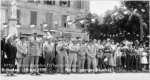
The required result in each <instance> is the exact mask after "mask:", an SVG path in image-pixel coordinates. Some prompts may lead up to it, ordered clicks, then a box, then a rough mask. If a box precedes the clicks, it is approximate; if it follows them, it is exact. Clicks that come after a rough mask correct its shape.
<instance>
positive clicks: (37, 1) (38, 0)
mask: <svg viewBox="0 0 150 80" xmlns="http://www.w3.org/2000/svg"><path fill="white" fill-rule="evenodd" d="M28 2H30V3H40V0H28Z"/></svg>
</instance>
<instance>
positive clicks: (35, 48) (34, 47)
mask: <svg viewBox="0 0 150 80" xmlns="http://www.w3.org/2000/svg"><path fill="white" fill-rule="evenodd" d="M41 52H42V49H41V47H40V42H38V41H36V40H32V41H31V42H30V55H31V56H41Z"/></svg>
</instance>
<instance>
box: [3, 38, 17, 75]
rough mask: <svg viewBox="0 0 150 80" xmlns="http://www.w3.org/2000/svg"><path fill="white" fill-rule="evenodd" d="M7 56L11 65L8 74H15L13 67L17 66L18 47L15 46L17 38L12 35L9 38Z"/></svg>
mask: <svg viewBox="0 0 150 80" xmlns="http://www.w3.org/2000/svg"><path fill="white" fill-rule="evenodd" d="M5 48H6V49H5V50H6V56H7V60H8V66H9V71H8V72H7V73H8V74H7V75H8V76H9V75H11V76H12V75H13V71H12V70H13V68H14V67H15V58H16V53H17V48H16V46H15V40H14V39H13V38H12V37H10V38H8V40H7V43H6V46H5Z"/></svg>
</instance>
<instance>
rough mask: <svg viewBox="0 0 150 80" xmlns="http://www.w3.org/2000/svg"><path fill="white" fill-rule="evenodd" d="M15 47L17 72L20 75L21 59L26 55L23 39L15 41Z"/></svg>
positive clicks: (21, 68)
mask: <svg viewBox="0 0 150 80" xmlns="http://www.w3.org/2000/svg"><path fill="white" fill-rule="evenodd" d="M16 42H17V43H16V47H17V56H16V57H17V62H18V66H17V67H18V70H19V72H20V73H22V72H23V66H24V65H23V59H24V58H25V56H26V54H27V46H26V45H25V37H20V39H17V40H16Z"/></svg>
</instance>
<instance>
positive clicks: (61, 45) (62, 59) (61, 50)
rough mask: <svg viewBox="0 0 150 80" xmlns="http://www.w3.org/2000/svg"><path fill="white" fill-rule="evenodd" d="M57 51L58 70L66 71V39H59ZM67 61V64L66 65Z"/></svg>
mask: <svg viewBox="0 0 150 80" xmlns="http://www.w3.org/2000/svg"><path fill="white" fill-rule="evenodd" d="M56 51H57V58H58V65H57V66H58V71H57V72H61V73H63V72H64V67H65V70H67V68H68V66H67V65H68V54H67V45H66V44H65V42H64V41H59V42H58V45H57V46H56ZM64 63H65V65H64Z"/></svg>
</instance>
